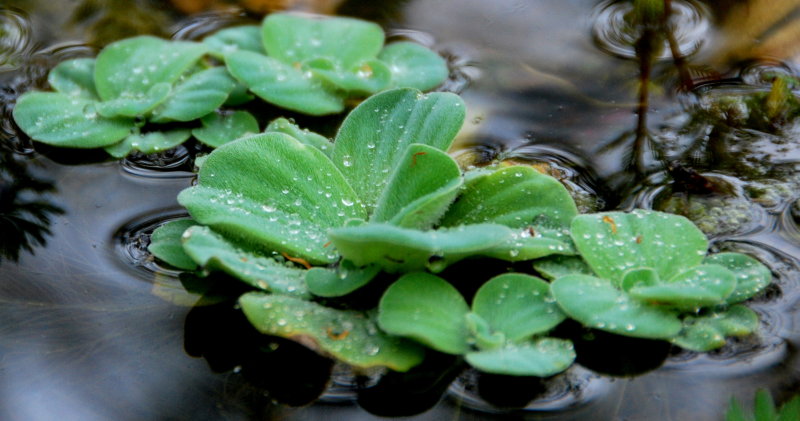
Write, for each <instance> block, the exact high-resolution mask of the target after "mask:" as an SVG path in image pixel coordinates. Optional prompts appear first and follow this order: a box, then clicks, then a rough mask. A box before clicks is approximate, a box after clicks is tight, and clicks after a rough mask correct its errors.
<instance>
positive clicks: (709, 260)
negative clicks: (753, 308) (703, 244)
mask: <svg viewBox="0 0 800 421" xmlns="http://www.w3.org/2000/svg"><path fill="white" fill-rule="evenodd" d="M703 263H706V264H715V265H721V266H724V267H726V268H728V269H730V271H731V272H733V273H734V274H735V275H736V289H735V290H733V293H731V294H730V296H728V299H727V302H728V304H736V303H740V302H742V301H744V300H747V299H748V298H750V297H752V296H754V295H756V294H758V293H759V292H761V291H762V290H764V288H766V287H767V285H769V283H770V282H771V281H772V272H770V270H769V268H767V267H766V266H764V264H762V263H761V262H759V261H758V260H756V259H754V258H752V257H750V256H748V255H745V254H741V253H718V254H714V255H711V256H708V257H706V259H705V260H704V261H703Z"/></svg>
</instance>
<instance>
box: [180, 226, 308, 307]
mask: <svg viewBox="0 0 800 421" xmlns="http://www.w3.org/2000/svg"><path fill="white" fill-rule="evenodd" d="M181 239H182V242H183V248H184V250H185V252H186V254H187V255H188V256H190V257H191V258H192V259H193V261H194V262H196V263H197V264H199V265H200V266H202V267H203V269H205V270H218V271H223V272H225V273H227V274H228V275H231V276H233V277H235V278H238V279H240V280H242V281H244V282H245V283H247V284H249V285H251V286H254V287H256V288H259V289H262V290H264V291H268V292H271V293H274V294H280V295H291V296H295V297H300V298H309V297H310V294H309V293H308V288H307V287H306V283H305V277H306V272H307V270H305V269H300V268H298V267H296V266H287V265H286V264H285V263H282V262H278V261H276V260H275V259H273V258H271V257H267V256H264V255H263V254H260V253H258V252H254V251H252V250H245V249H242V248H240V247H237V246H236V245H234V244H233V243H232V242H231V241H230V240H228V239H226V238H225V237H223V236H222V235H220V234H217V233H215V232H214V231H212V230H211V229H210V228H208V227H203V226H195V227H192V228H191V229H188V230H186V231H185V232H184V235H183V236H182V238H181Z"/></svg>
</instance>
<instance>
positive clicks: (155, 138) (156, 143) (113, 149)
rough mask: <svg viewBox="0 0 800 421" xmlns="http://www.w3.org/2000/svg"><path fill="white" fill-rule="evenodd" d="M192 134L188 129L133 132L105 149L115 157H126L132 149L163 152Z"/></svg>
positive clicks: (146, 152)
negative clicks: (143, 132)
mask: <svg viewBox="0 0 800 421" xmlns="http://www.w3.org/2000/svg"><path fill="white" fill-rule="evenodd" d="M191 135H192V133H191V131H189V130H188V129H183V130H170V131H168V132H150V133H146V134H132V135H130V136H128V137H126V138H125V139H123V140H122V142H119V143H117V144H114V145H111V146H106V147H105V150H106V152H108V154H109V155H111V156H113V157H114V158H124V157H125V156H126V155H128V154H129V153H131V152H132V151H139V152H141V153H144V154H151V153H157V152H163V151H166V150H168V149H172V148H174V147H176V146H178V145H180V144H181V143H183V142H185V141H186V139H188V138H189V137H190V136H191Z"/></svg>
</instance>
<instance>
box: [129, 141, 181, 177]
mask: <svg viewBox="0 0 800 421" xmlns="http://www.w3.org/2000/svg"><path fill="white" fill-rule="evenodd" d="M191 158H192V153H190V151H189V149H188V148H187V146H185V145H179V146H177V147H175V148H172V149H170V150H166V151H163V152H159V153H154V154H142V153H137V152H134V153H132V154H130V155H128V156H127V157H125V158H124V159H123V160H122V161H121V163H120V165H121V166H122V169H123V171H125V172H126V173H128V174H131V175H135V176H139V177H147V178H191V177H194V173H192V167H193V160H192V159H191Z"/></svg>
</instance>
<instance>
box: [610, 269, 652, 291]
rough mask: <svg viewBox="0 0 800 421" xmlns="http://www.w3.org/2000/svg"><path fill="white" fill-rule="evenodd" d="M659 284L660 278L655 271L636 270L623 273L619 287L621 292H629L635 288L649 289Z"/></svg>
mask: <svg viewBox="0 0 800 421" xmlns="http://www.w3.org/2000/svg"><path fill="white" fill-rule="evenodd" d="M660 282H661V278H660V277H659V276H658V272H656V270H655V269H653V268H636V269H631V270H629V271H627V272H625V276H623V278H622V283H621V284H620V286H621V287H622V290H623V291H630V289H631V288H633V287H635V286H638V287H649V286H654V285H659V283H660Z"/></svg>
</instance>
